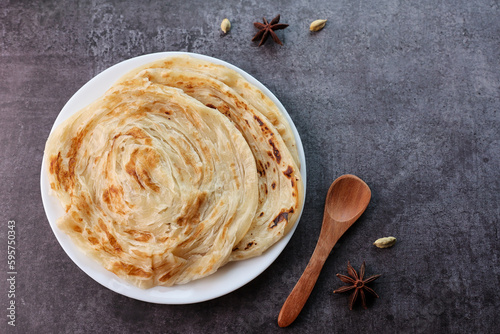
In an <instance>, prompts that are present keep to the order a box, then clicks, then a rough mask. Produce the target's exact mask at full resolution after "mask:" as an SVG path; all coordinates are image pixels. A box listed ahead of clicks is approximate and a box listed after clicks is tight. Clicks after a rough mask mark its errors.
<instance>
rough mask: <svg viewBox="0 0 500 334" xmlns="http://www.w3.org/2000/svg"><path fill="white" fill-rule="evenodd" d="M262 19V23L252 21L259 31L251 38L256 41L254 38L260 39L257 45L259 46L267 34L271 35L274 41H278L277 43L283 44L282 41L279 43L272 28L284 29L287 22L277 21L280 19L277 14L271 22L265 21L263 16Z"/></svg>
mask: <svg viewBox="0 0 500 334" xmlns="http://www.w3.org/2000/svg"><path fill="white" fill-rule="evenodd" d="M263 21H264V23H260V22H254V23H253V25H254V26H255V28H257V29H259V32H258V33H257V34H256V35H255V36H254V37H253V38H252V41H256V40H258V39H260V43H259V46H261V45H262V44H264V43H265V42H266V40H267V38H268V37H269V35H271V37H272V38H273V41H274V42H275V43H278V44H279V45H283V43H281V41H280V39H279V38H278V35H276V33H275V32H274V30H280V29H285V28H286V27H288V24H283V23H278V22H279V21H280V15H279V14H278V16H276V17H275V18H274V19H272V20H271V22H269V23H267V20H266V18H265V17H264V18H263Z"/></svg>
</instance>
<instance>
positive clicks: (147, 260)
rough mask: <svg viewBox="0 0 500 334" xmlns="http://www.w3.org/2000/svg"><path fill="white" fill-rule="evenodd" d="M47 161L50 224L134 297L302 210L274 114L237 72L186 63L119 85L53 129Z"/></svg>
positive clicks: (263, 245) (268, 240)
mask: <svg viewBox="0 0 500 334" xmlns="http://www.w3.org/2000/svg"><path fill="white" fill-rule="evenodd" d="M45 161H46V162H47V170H48V172H49V176H48V179H49V182H50V187H51V189H52V192H53V193H54V194H55V195H56V196H57V197H58V198H59V200H60V202H61V203H62V205H63V207H64V208H65V210H66V213H65V215H64V216H63V217H61V218H60V219H59V221H58V225H59V227H60V228H61V229H62V230H63V231H64V232H66V233H67V234H68V235H70V236H71V238H72V240H73V241H75V243H76V244H77V245H79V246H80V248H82V249H83V250H84V251H85V252H86V253H87V254H88V255H90V256H91V257H93V258H95V259H97V260H98V262H100V263H101V264H102V265H103V266H104V267H105V268H106V269H108V270H109V271H111V272H113V273H115V274H116V275H118V276H119V277H121V278H123V279H125V280H127V281H128V282H130V283H132V284H134V285H136V286H138V287H141V288H149V287H152V286H156V285H164V286H170V285H173V284H182V283H186V282H189V281H191V280H194V279H198V278H201V277H204V276H207V275H209V274H211V273H213V272H215V271H216V270H217V269H218V268H219V267H220V266H222V265H224V264H225V263H227V262H228V261H231V260H241V259H246V258H249V257H253V256H258V255H260V254H262V253H263V252H264V251H266V250H267V249H268V248H269V247H271V246H272V245H273V244H274V243H276V242H277V241H278V240H280V239H281V238H282V237H283V236H284V235H285V234H286V233H288V231H289V230H290V229H291V228H292V227H293V225H294V224H295V222H296V220H297V219H298V217H299V215H300V211H301V210H302V206H303V197H304V196H303V191H304V190H303V184H302V178H301V174H300V170H299V169H300V166H299V160H298V152H297V148H296V144H295V138H294V135H293V132H292V131H291V127H290V124H288V122H287V121H286V119H285V117H284V116H283V115H282V114H281V112H280V111H279V109H278V107H277V106H276V105H275V104H274V103H273V102H272V101H271V100H270V99H269V98H268V97H267V96H266V95H265V94H264V93H263V92H262V91H260V90H259V89H258V88H256V87H255V86H253V85H252V84H250V83H249V82H248V81H247V80H245V79H244V78H243V77H242V76H241V75H240V74H238V73H237V72H235V71H234V70H232V69H229V68H227V67H225V66H222V65H216V64H213V63H211V62H207V61H204V60H199V59H195V58H193V57H188V56H180V57H179V56H175V57H169V58H166V59H162V60H159V61H155V62H152V63H149V64H146V65H144V66H141V67H139V68H136V69H134V70H133V71H131V72H130V73H128V74H126V75H125V76H124V77H122V78H120V79H119V80H118V81H117V82H116V83H115V84H114V85H113V87H112V88H111V89H110V90H109V91H108V92H106V94H105V95H104V96H103V97H101V98H100V99H99V100H97V101H96V102H94V103H92V104H91V105H89V106H88V107H86V108H84V109H83V110H81V111H79V112H78V113H76V114H75V115H73V116H72V117H71V118H70V119H68V120H67V121H65V122H63V124H61V125H60V126H58V127H57V129H56V130H54V131H53V133H52V134H51V135H50V137H49V139H48V141H47V144H46V150H45Z"/></svg>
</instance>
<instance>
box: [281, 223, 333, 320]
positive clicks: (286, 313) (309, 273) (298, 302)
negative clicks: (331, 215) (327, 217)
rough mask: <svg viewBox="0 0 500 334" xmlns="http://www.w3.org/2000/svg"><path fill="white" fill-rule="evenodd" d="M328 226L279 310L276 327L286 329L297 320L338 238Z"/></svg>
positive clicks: (322, 232)
mask: <svg viewBox="0 0 500 334" xmlns="http://www.w3.org/2000/svg"><path fill="white" fill-rule="evenodd" d="M329 226H333V224H326V225H324V226H323V228H322V229H321V233H320V237H319V240H318V243H317V244H316V248H315V249H314V252H313V255H312V256H311V259H310V260H309V263H308V264H307V267H306V269H305V270H304V272H303V273H302V276H300V279H299V281H298V282H297V284H295V287H294V288H293V290H292V292H291V293H290V295H289V296H288V298H287V299H286V301H285V303H284V304H283V306H282V308H281V311H280V314H279V315H278V325H279V326H280V327H287V326H288V325H290V324H291V323H292V322H294V320H295V319H296V318H297V316H298V315H299V313H300V311H302V308H303V307H304V305H305V303H306V301H307V299H308V298H309V295H310V294H311V291H312V289H313V288H314V285H315V284H316V281H317V280H318V277H319V273H320V272H321V269H322V268H323V265H324V264H325V261H326V259H327V258H328V255H329V254H330V252H331V251H332V249H333V246H334V245H335V243H336V242H337V240H338V239H339V238H340V236H337V235H335V234H334V233H332V231H331V230H330V228H329ZM325 227H326V228H325ZM329 230H330V231H329ZM332 237H333V238H332ZM327 239H330V240H327ZM332 239H333V240H332ZM335 239H336V240H335Z"/></svg>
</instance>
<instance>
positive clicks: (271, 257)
mask: <svg viewBox="0 0 500 334" xmlns="http://www.w3.org/2000/svg"><path fill="white" fill-rule="evenodd" d="M178 55H189V56H192V57H194V58H198V59H203V60H207V61H210V62H212V63H215V64H220V65H224V66H226V67H228V68H230V69H232V70H234V71H236V72H237V73H239V74H240V75H242V76H243V77H244V78H245V79H246V80H248V81H249V82H250V83H252V84H253V85H255V86H256V87H257V88H259V89H260V90H262V91H263V92H264V94H266V95H267V96H268V97H269V98H270V99H271V100H272V101H273V102H274V103H275V104H276V106H277V107H278V109H279V110H280V112H281V113H282V114H283V116H284V117H285V119H286V120H287V121H288V123H289V124H290V127H291V129H292V132H293V135H294V137H295V141H296V146H297V151H298V154H299V161H300V163H301V167H300V173H301V176H302V180H303V186H304V191H303V205H302V208H301V212H300V214H299V217H298V219H297V221H296V222H295V224H294V226H293V227H292V229H291V230H290V231H289V232H288V233H287V234H286V235H285V236H284V237H283V238H282V239H281V240H279V241H278V242H277V243H275V244H274V245H273V246H271V247H270V248H269V249H268V250H266V251H265V252H264V254H262V255H260V256H258V257H254V258H250V259H247V260H242V261H235V262H229V263H227V264H225V265H224V266H222V267H221V268H219V269H218V270H217V271H216V272H215V273H214V274H212V275H209V276H207V277H204V278H201V279H198V280H194V281H191V282H189V283H186V284H181V285H174V286H172V287H161V286H156V287H153V288H150V289H146V290H144V289H140V288H138V287H135V286H133V285H132V284H130V283H128V282H126V281H125V280H123V279H121V278H119V277H117V276H116V275H115V274H113V273H111V272H109V271H108V270H106V269H104V267H103V266H101V265H100V264H99V263H98V262H97V261H95V260H93V259H91V258H90V257H88V256H86V255H85V254H84V252H83V251H82V250H81V249H80V248H78V246H77V245H76V244H75V243H73V241H72V240H71V239H70V237H69V236H68V235H66V234H65V233H64V232H62V231H61V230H60V229H59V228H58V227H57V223H56V221H57V219H58V218H60V216H61V214H62V213H63V209H62V207H61V205H60V203H59V201H58V200H57V199H56V198H55V197H54V196H52V195H50V188H49V186H48V178H47V170H46V167H45V166H46V163H45V148H44V154H43V158H42V166H41V173H40V193H41V197H42V203H43V208H44V211H45V215H46V217H47V220H48V222H49V225H50V227H51V229H52V232H53V233H54V235H55V237H56V239H57V241H58V243H59V245H60V246H61V247H62V248H63V250H64V252H65V253H66V255H67V256H68V257H69V258H70V259H71V260H72V261H73V263H74V264H75V265H76V266H77V267H78V268H79V269H80V270H82V271H83V272H84V273H85V274H87V275H88V276H89V277H91V278H92V279H93V280H94V281H96V282H97V283H99V284H100V285H102V286H104V287H106V288H108V289H110V290H111V291H113V292H115V293H118V294H121V295H123V296H126V297H129V298H132V299H136V300H140V301H143V302H148V303H155V304H167V305H183V304H194V303H201V302H204V301H208V300H212V299H215V298H219V297H222V296H224V295H226V294H229V293H231V292H233V291H235V290H237V289H239V288H241V287H243V286H244V285H246V284H248V283H249V282H251V281H252V280H254V279H255V278H257V277H258V276H259V275H260V274H262V273H263V272H264V271H265V270H266V269H267V268H269V267H270V266H271V264H272V263H274V261H275V260H276V259H277V258H278V257H279V255H280V254H281V253H282V252H283V250H284V249H285V247H286V245H287V244H288V242H289V241H290V239H291V238H292V236H293V234H294V232H295V230H296V228H297V225H298V224H299V222H300V219H301V217H302V213H303V211H304V205H305V198H306V181H307V180H306V178H307V173H306V158H305V153H304V147H303V145H302V141H301V138H300V135H299V133H298V131H297V128H296V126H295V124H294V123H293V120H292V119H291V117H290V115H289V113H288V111H287V110H286V109H285V107H284V106H283V104H282V103H281V102H280V101H279V100H278V98H277V97H276V96H275V95H274V94H273V93H272V92H271V91H270V90H269V89H268V88H267V87H266V86H264V84H262V83H261V82H260V81H258V80H257V79H256V78H254V77H253V76H252V75H250V74H248V73H247V72H246V71H244V70H242V69H240V68H239V67H237V66H235V65H233V64H230V63H228V62H226V61H224V60H221V59H218V58H215V57H211V56H207V55H203V54H199V53H192V52H180V51H165V52H156V53H149V54H144V55H141V56H137V57H132V58H128V59H125V60H123V61H120V62H118V63H116V64H115V65H112V66H110V67H108V68H106V69H105V70H103V71H101V72H100V73H98V74H97V75H95V76H94V77H93V78H91V79H90V80H89V81H87V82H86V83H85V84H84V85H83V86H82V87H80V88H79V89H78V90H77V91H76V92H75V93H74V94H73V95H72V96H71V98H70V99H69V100H68V101H67V102H66V103H65V105H64V106H63V108H62V109H61V111H60V112H59V114H58V115H57V117H56V119H55V121H54V123H53V125H52V128H51V130H50V133H49V136H50V134H51V133H52V132H53V131H54V129H55V128H56V127H57V126H58V125H59V124H60V123H62V122H63V121H64V120H66V119H67V118H69V117H70V116H71V115H73V114H74V113H76V112H78V110H80V109H81V108H83V107H85V105H83V106H80V107H77V106H75V105H79V104H82V102H81V101H79V100H78V99H80V98H81V96H82V95H83V96H86V95H87V94H88V96H90V98H88V99H85V100H86V101H89V102H85V103H86V105H88V104H90V103H92V102H93V101H94V100H95V99H97V98H99V97H100V96H102V95H103V94H104V92H105V91H106V90H107V89H108V88H109V87H111V85H112V84H113V83H114V82H116V80H118V79H119V78H120V77H121V76H122V75H124V74H126V73H127V72H129V71H131V70H133V69H134V68H136V67H139V66H141V65H144V64H147V63H149V62H153V61H155V60H159V59H162V58H167V57H172V56H178ZM136 63H137V64H136ZM134 64H135V65H134ZM99 85H100V86H101V87H99ZM47 138H48V137H47ZM55 203H57V204H55ZM57 205H59V210H57V209H55V208H54V206H57ZM53 210H55V211H59V215H58V213H57V212H53ZM49 211H50V212H49ZM56 216H57V217H56ZM255 265H258V267H256V268H255ZM245 267H251V268H252V269H253V271H252V270H251V271H250V274H249V275H248V276H246V277H244V278H241V277H239V276H237V277H233V276H235V275H234V274H235V273H238V272H241V271H242V269H244V268H245ZM235 268H236V269H237V270H235ZM247 272H248V270H245V271H244V273H245V274H247ZM218 276H222V277H223V278H224V276H226V280H228V279H229V278H233V279H236V282H234V281H231V282H228V284H225V285H223V286H222V289H221V288H219V289H218V290H217V289H216V290H215V291H214V289H206V287H203V285H210V283H211V282H212V281H214V279H215V280H216V279H217V278H219V277H218ZM219 282H220V281H219ZM215 283H216V284H217V283H218V282H215ZM219 285H220V283H219ZM190 288H191V290H195V291H196V290H197V289H201V288H202V289H203V292H204V294H202V295H196V294H193V291H188V290H189V289H190ZM172 291H176V292H177V294H176V293H173V295H174V296H169V292H172ZM179 291H180V292H179ZM183 291H184V292H183ZM155 292H156V293H158V295H156V294H155ZM179 294H180V296H181V297H180V296H179ZM182 296H184V297H182Z"/></svg>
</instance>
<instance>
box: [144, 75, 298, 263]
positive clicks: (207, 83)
mask: <svg viewBox="0 0 500 334" xmlns="http://www.w3.org/2000/svg"><path fill="white" fill-rule="evenodd" d="M136 78H146V79H148V80H149V81H151V82H153V83H155V84H161V85H165V86H169V87H175V88H179V89H182V90H183V91H184V92H185V93H186V94H187V95H189V96H191V97H194V98H195V99H197V100H198V101H200V102H202V103H203V104H205V105H207V106H210V107H211V108H216V109H217V110H219V111H220V112H221V113H222V114H224V115H225V116H227V117H228V118H229V119H230V120H231V121H232V122H233V123H234V125H235V126H236V128H237V129H238V130H239V131H240V132H241V133H242V134H243V137H244V138H245V140H246V141H247V143H248V145H249V146H250V149H251V150H252V154H253V156H254V158H255V161H256V165H257V172H258V174H259V205H258V207H257V211H256V213H255V217H254V218H253V221H252V225H251V227H250V230H249V231H248V233H247V234H246V235H245V237H244V238H243V239H242V240H241V241H240V243H239V244H238V245H237V246H236V247H235V249H234V251H233V254H232V255H231V259H232V260H242V259H246V258H250V257H254V256H257V255H260V254H262V253H263V252H264V251H265V250H267V249H268V248H269V247H270V246H272V245H273V244H274V243H275V242H276V241H278V240H279V239H281V237H283V235H285V234H286V233H287V232H288V231H289V230H290V228H291V227H292V226H293V224H294V223H295V221H296V220H297V218H298V216H299V214H300V208H301V207H302V198H303V189H302V181H301V175H300V171H299V169H298V168H297V166H296V165H295V163H294V160H293V157H292V155H291V154H290V152H289V151H288V149H287V147H286V145H285V144H284V142H283V140H282V139H281V137H280V135H279V133H278V132H277V131H276V129H275V128H274V127H273V126H272V124H271V123H270V122H269V120H267V118H266V117H265V116H263V115H262V114H261V113H260V112H259V111H257V110H256V109H255V108H253V106H252V104H250V103H249V102H248V101H247V100H246V99H244V98H243V97H241V96H240V95H239V94H238V93H236V91H234V90H233V89H231V88H230V87H229V86H227V85H225V84H224V83H223V82H221V81H219V80H216V79H214V78H212V77H210V76H207V75H203V74H200V73H197V72H192V71H187V70H182V71H181V70H167V69H158V68H152V69H146V70H143V71H142V72H139V73H138V74H137V76H136Z"/></svg>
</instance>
